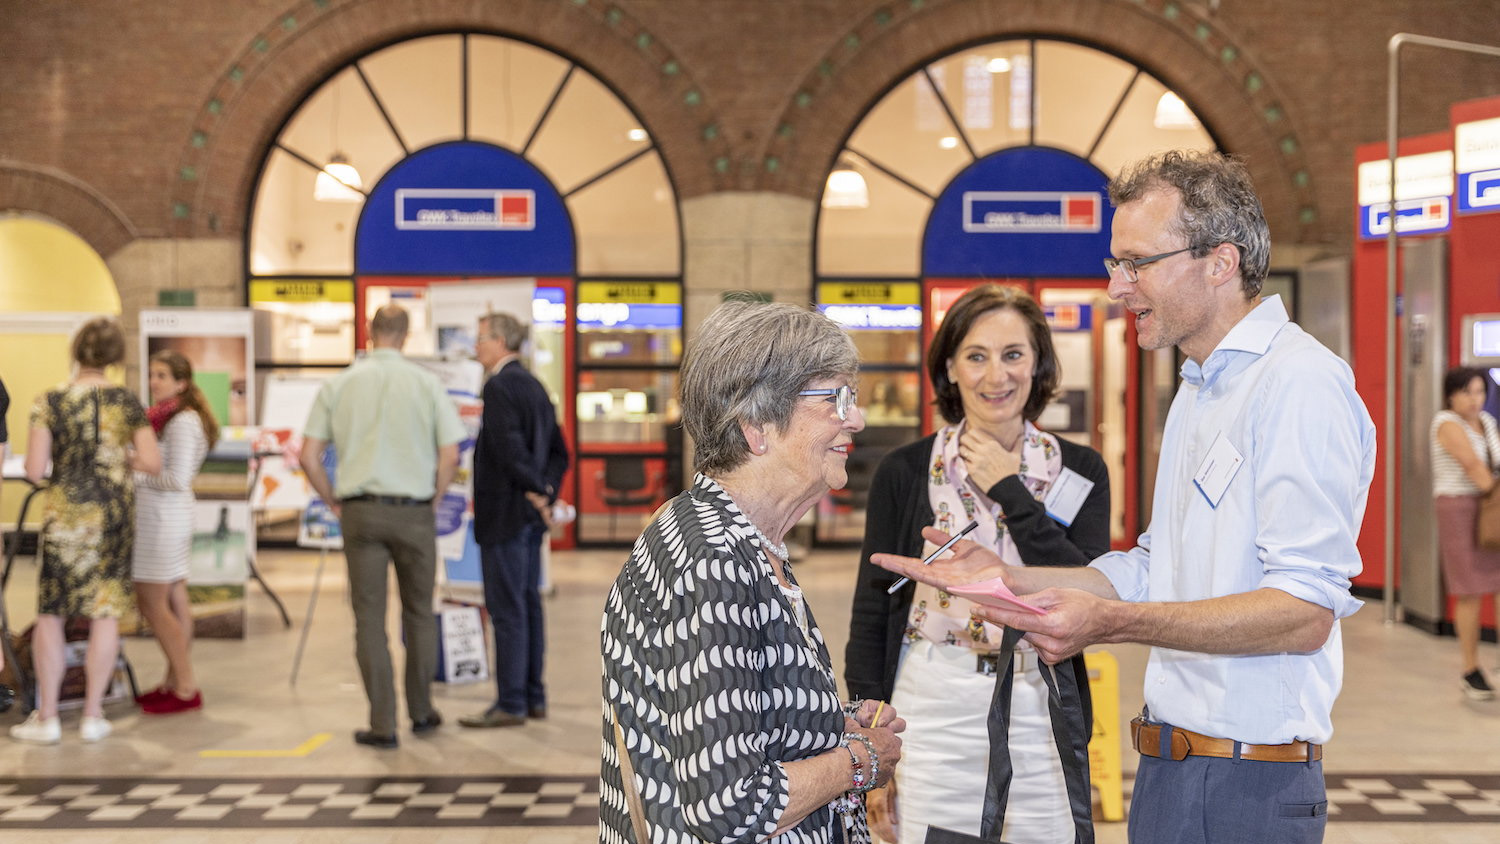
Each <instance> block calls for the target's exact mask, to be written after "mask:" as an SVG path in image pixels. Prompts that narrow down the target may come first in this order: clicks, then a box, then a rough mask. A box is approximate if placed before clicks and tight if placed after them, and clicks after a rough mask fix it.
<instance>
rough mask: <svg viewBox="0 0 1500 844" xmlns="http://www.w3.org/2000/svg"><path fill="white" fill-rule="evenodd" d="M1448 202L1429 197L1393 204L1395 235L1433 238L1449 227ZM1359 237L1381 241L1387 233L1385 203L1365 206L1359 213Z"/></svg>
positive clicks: (1386, 209) (1387, 206)
mask: <svg viewBox="0 0 1500 844" xmlns="http://www.w3.org/2000/svg"><path fill="white" fill-rule="evenodd" d="M1451 210H1452V205H1451V198H1450V197H1446V196H1433V197H1428V198H1426V199H1400V200H1397V201H1396V234H1434V233H1436V232H1445V231H1447V230H1448V229H1450V228H1452V227H1453V214H1452V213H1451ZM1359 212H1360V213H1359V234H1360V236H1361V237H1363V238H1365V239H1367V240H1368V239H1372V238H1377V237H1385V236H1386V235H1387V234H1389V233H1390V230H1391V209H1390V205H1389V204H1388V203H1382V204H1380V205H1367V206H1363V207H1361V208H1360V209H1359Z"/></svg>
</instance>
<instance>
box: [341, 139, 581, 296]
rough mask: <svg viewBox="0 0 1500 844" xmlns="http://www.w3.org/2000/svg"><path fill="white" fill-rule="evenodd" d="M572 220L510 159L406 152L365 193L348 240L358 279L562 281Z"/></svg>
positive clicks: (552, 194)
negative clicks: (550, 278) (469, 277)
mask: <svg viewBox="0 0 1500 844" xmlns="http://www.w3.org/2000/svg"><path fill="white" fill-rule="evenodd" d="M574 243H575V238H574V233H573V222H572V219H571V218H570V217H569V216H568V211H567V207H566V206H565V205H564V204H563V200H562V197H561V196H560V195H559V194H558V192H557V189H556V188H554V187H553V186H552V183H551V182H550V181H548V179H547V177H546V176H544V175H543V174H542V173H541V171H539V170H537V169H536V167H534V166H533V165H532V164H531V163H530V162H528V161H526V159H524V158H522V157H521V156H519V155H516V154H515V153H513V152H509V151H507V150H504V149H501V148H499V147H496V146H491V145H490V144H483V143H475V142H472V141H457V142H454V143H445V144H438V145H436V146H431V147H428V148H426V149H424V150H420V151H418V152H415V153H413V154H412V155H410V156H408V157H407V158H406V159H404V160H403V161H401V162H400V163H398V164H397V165H396V166H394V167H392V168H391V169H390V170H389V171H387V172H386V174H385V175H384V176H383V177H381V179H380V182H379V184H377V185H376V186H375V188H374V189H373V190H372V191H370V198H369V200H368V201H367V202H366V203H365V207H364V210H363V211H362V212H361V213H360V218H359V228H358V229H357V231H356V234H355V241H354V266H355V272H356V273H358V274H361V275H497V276H549V275H553V276H568V275H573V274H574V267H575V263H576V248H575V246H574Z"/></svg>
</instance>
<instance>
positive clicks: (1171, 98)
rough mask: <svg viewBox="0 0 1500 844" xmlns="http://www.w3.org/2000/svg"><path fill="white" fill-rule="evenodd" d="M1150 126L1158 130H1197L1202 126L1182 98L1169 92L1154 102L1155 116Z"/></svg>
mask: <svg viewBox="0 0 1500 844" xmlns="http://www.w3.org/2000/svg"><path fill="white" fill-rule="evenodd" d="M1151 125H1153V126H1155V127H1156V128H1158V129H1197V128H1200V127H1201V126H1202V124H1201V123H1199V122H1198V118H1197V117H1196V116H1194V114H1193V112H1192V109H1189V108H1188V107H1187V103H1185V102H1183V101H1182V97H1179V96H1177V95H1176V94H1174V93H1172V92H1171V91H1167V92H1166V93H1164V94H1162V95H1161V99H1159V100H1157V101H1156V116H1155V117H1154V118H1152V120H1151Z"/></svg>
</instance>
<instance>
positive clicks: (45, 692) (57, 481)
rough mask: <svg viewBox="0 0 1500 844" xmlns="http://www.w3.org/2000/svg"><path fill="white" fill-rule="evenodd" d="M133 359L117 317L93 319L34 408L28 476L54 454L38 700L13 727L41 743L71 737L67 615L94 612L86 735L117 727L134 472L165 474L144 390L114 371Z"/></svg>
mask: <svg viewBox="0 0 1500 844" xmlns="http://www.w3.org/2000/svg"><path fill="white" fill-rule="evenodd" d="M124 358H125V335H124V333H123V332H122V331H121V330H120V324H119V322H117V321H116V320H114V319H111V318H108V317H100V318H97V319H93V320H90V321H89V322H87V323H84V325H83V327H82V328H80V329H79V330H78V334H77V335H76V336H75V337H74V338H73V360H74V362H75V363H76V365H77V370H76V373H75V375H74V377H73V380H72V381H71V382H69V383H67V384H64V385H62V386H59V387H56V388H54V389H51V390H48V391H47V392H45V393H43V394H42V395H40V396H38V397H37V401H36V405H35V407H33V408H32V411H31V439H30V441H29V442H28V444H27V447H26V476H27V477H28V478H29V479H30V480H31V482H32V483H35V484H40V483H42V481H43V479H44V478H46V477H47V461H48V460H49V459H50V460H51V461H52V472H51V480H50V491H49V494H48V496H47V508H46V512H45V513H44V515H43V524H42V540H41V558H42V567H41V568H42V570H41V575H40V578H39V580H38V584H37V620H36V628H35V632H34V633H33V635H32V654H33V661H34V663H35V666H36V680H37V684H36V685H37V708H36V710H35V711H33V712H32V713H31V716H30V717H29V718H28V719H27V720H26V721H25V722H24V723H21V724H18V725H16V726H14V727H12V728H11V731H10V733H11V736H12V737H14V738H16V739H18V740H20V741H26V742H32V743H37V744H55V743H57V742H58V741H59V740H60V739H61V737H62V734H61V728H60V725H59V723H58V717H57V701H58V696H59V693H60V691H61V689H62V680H63V671H64V657H63V646H64V637H63V622H64V620H65V619H68V618H72V617H82V618H87V619H89V620H90V624H89V645H88V655H87V656H86V657H85V676H86V677H87V686H86V691H85V696H84V705H83V720H82V722H81V723H80V725H79V729H78V732H79V737H80V738H82V739H83V740H84V741H98V740H99V739H102V738H104V737H105V736H107V735H109V733H110V724H109V721H107V720H105V718H104V710H103V698H104V691H105V688H106V687H107V686H108V684H109V679H110V676H111V675H112V674H113V673H114V666H115V660H116V657H117V656H118V654H119V652H120V631H119V620H120V616H121V615H122V614H124V613H125V611H126V610H128V609H129V608H130V607H131V604H132V602H131V576H130V557H131V546H132V543H133V540H134V536H135V487H134V484H133V482H132V476H131V471H132V470H136V471H142V472H146V473H148V474H156V473H157V472H158V471H160V470H161V456H160V454H159V453H158V451H157V448H156V437H155V435H154V434H152V433H151V424H150V422H149V421H147V419H146V412H145V410H143V409H142V408H141V404H140V401H138V400H137V399H136V397H135V394H134V393H132V392H131V391H130V390H127V389H125V388H124V387H121V386H118V385H116V384H113V383H111V382H110V381H109V380H108V379H107V378H105V375H104V370H105V369H106V368H107V367H109V366H113V365H115V364H118V363H120V362H121V361H123V360H124Z"/></svg>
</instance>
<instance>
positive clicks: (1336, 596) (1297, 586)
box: [1260, 572, 1365, 619]
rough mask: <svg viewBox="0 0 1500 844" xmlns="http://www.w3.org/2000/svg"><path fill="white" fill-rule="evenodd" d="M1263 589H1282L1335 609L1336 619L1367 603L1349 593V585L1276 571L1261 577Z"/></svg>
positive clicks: (1348, 614) (1344, 616) (1308, 600)
mask: <svg viewBox="0 0 1500 844" xmlns="http://www.w3.org/2000/svg"><path fill="white" fill-rule="evenodd" d="M1260 587H1261V588H1262V589H1280V590H1281V591H1283V592H1285V593H1287V594H1288V595H1291V596H1292V597H1293V598H1300V599H1302V600H1304V601H1306V602H1308V603H1309V604H1317V605H1318V606H1320V607H1323V608H1325V609H1329V610H1332V611H1333V617H1334V618H1335V619H1340V618H1348V617H1349V616H1351V615H1354V614H1355V613H1356V612H1358V611H1359V608H1360V607H1363V606H1364V605H1365V602H1364V601H1361V600H1360V599H1358V598H1356V597H1354V596H1353V595H1351V594H1349V587H1348V586H1339V585H1336V584H1333V583H1329V582H1328V581H1326V580H1320V579H1318V578H1316V577H1313V578H1300V577H1293V576H1291V575H1288V574H1283V573H1280V572H1275V573H1272V574H1268V575H1266V576H1265V577H1262V578H1261V579H1260Z"/></svg>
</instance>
